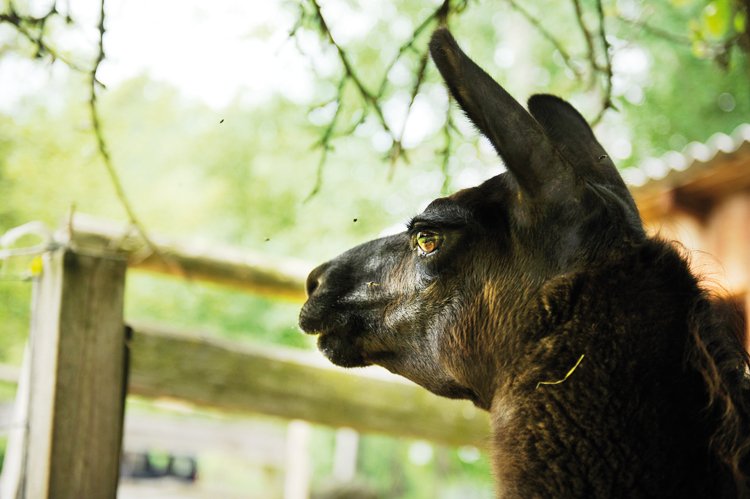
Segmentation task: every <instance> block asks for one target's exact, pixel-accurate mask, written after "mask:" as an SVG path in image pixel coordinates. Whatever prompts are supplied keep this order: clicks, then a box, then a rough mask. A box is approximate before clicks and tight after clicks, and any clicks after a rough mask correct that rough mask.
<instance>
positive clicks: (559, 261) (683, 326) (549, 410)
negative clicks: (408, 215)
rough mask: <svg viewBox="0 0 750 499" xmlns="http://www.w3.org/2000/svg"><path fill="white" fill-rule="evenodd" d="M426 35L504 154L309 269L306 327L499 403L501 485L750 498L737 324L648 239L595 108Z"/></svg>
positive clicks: (495, 450) (442, 33)
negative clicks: (497, 168)
mask: <svg viewBox="0 0 750 499" xmlns="http://www.w3.org/2000/svg"><path fill="white" fill-rule="evenodd" d="M430 52H431V55H432V58H433V60H434V62H435V64H436V65H437V67H438V69H439V71H440V73H441V74H442V76H443V79H444V80H445V82H446V84H447V86H448V88H449V91H450V93H451V94H452V95H453V97H454V98H455V100H456V101H457V102H458V104H459V105H460V106H461V108H462V109H463V110H464V112H465V113H466V115H467V116H468V117H469V118H470V120H471V121H472V122H473V123H474V125H476V127H477V128H478V129H479V131H480V132H481V133H482V134H484V136H486V137H487V138H488V139H489V140H490V142H491V143H492V145H493V146H494V148H495V150H496V151H497V153H498V154H499V156H500V157H501V158H502V160H503V162H504V163H505V165H506V167H507V171H506V172H505V173H502V174H500V175H497V176H495V177H493V178H491V179H489V180H487V181H486V182H484V183H482V184H481V185H479V186H477V187H473V188H469V189H464V190H461V191H459V192H456V193H455V194H453V195H451V196H448V197H445V198H439V199H436V200H435V201H433V202H432V203H431V204H430V205H429V206H428V207H427V208H426V209H425V210H424V212H423V213H421V214H419V215H417V216H415V217H414V218H413V219H412V220H411V221H410V222H409V223H408V224H407V230H406V231H405V232H402V233H400V234H397V235H393V236H388V237H384V238H380V239H376V240H374V241H371V242H368V243H365V244H362V245H360V246H357V247H355V248H353V249H350V250H349V251H346V252H345V253H343V254H342V255H340V256H338V257H336V258H335V259H333V260H331V261H329V262H327V263H324V264H323V265H321V266H319V267H317V268H316V269H315V270H313V271H312V272H311V273H310V275H309V277H308V280H307V293H308V301H307V302H306V303H305V305H304V306H303V308H302V310H301V312H300V327H301V329H302V330H303V331H305V332H307V333H310V334H317V335H318V340H317V341H318V347H319V349H320V350H321V351H322V352H323V354H324V355H325V356H326V357H328V359H329V360H330V361H332V362H333V363H334V364H338V365H340V366H345V367H354V366H366V365H370V364H379V365H381V366H384V367H385V368H387V369H389V370H390V371H392V372H394V373H397V374H400V375H402V376H405V377H406V378H409V379H411V380H412V381H414V382H416V383H418V384H419V385H421V386H423V387H425V388H426V389H428V390H430V391H432V392H434V393H436V394H438V395H442V396H445V397H451V398H465V399H470V400H471V401H473V402H474V404H475V405H476V406H478V407H480V408H482V409H485V410H487V411H489V412H490V421H491V447H492V462H493V463H492V464H493V470H494V474H495V478H496V480H497V493H498V497H503V498H510V497H519V498H529V497H601V498H610V497H627V498H637V497H660V498H662V497H706V498H720V497H748V496H749V495H750V493H749V492H748V489H750V484H749V481H750V478H749V477H750V452H749V451H748V449H749V448H750V378H749V376H748V372H750V371H748V366H749V365H750V363H749V362H748V358H747V354H746V352H745V351H744V349H743V346H742V334H741V333H740V331H741V330H742V329H741V327H740V326H741V324H733V322H732V320H731V318H730V317H731V314H729V313H726V310H725V309H726V308H727V307H724V306H723V305H722V302H720V301H717V300H713V299H712V298H711V297H710V296H709V295H708V294H707V293H706V292H705V291H704V290H703V289H702V288H701V287H700V284H699V282H698V279H697V278H696V277H695V276H694V275H693V274H691V272H690V270H689V269H688V263H687V261H686V258H685V257H684V256H682V255H681V252H680V251H679V250H678V249H676V248H675V247H674V245H672V244H670V243H667V242H664V241H661V240H659V239H656V238H650V237H648V236H647V235H646V234H645V232H644V229H643V225H642V222H641V219H640V216H639V214H638V210H637V208H636V205H635V202H634V201H633V198H632V197H631V195H630V193H629V192H628V189H627V187H626V186H625V184H624V182H623V181H622V178H621V177H620V175H619V173H618V171H617V169H616V168H615V166H614V164H613V162H612V161H611V159H610V157H609V156H608V155H607V153H606V152H605V151H604V149H603V148H602V146H601V145H600V144H599V143H598V142H597V140H596V138H595V137H594V134H593V132H592V130H591V128H590V127H589V126H588V124H587V123H586V121H585V119H584V118H583V117H582V116H581V115H580V114H579V113H578V112H577V111H576V110H575V109H574V108H573V107H572V106H570V105H569V104H568V103H567V102H565V101H563V100H562V99H559V98H557V97H554V96H551V95H535V96H533V97H531V98H530V100H529V102H528V109H529V111H528V112H527V111H526V110H525V109H524V108H523V106H521V105H520V104H519V103H518V102H516V101H515V100H514V99H513V98H512V97H511V96H510V95H509V94H508V93H507V92H506V91H505V90H504V89H503V88H502V87H501V86H500V85H499V84H497V83H496V82H495V81H494V80H493V79H492V78H491V77H490V76H488V75H487V73H485V72H484V71H483V70H482V69H481V68H480V67H479V66H477V65H476V64H475V63H474V62H473V61H472V60H471V59H469V58H468V57H467V56H466V55H465V54H464V53H463V52H462V51H461V49H460V48H459V47H458V45H457V44H456V42H455V40H454V39H453V37H452V36H451V34H450V33H449V32H448V31H447V30H446V29H439V30H437V31H436V32H435V33H434V35H433V37H432V40H431V42H430Z"/></svg>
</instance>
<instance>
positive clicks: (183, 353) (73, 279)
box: [4, 217, 489, 498]
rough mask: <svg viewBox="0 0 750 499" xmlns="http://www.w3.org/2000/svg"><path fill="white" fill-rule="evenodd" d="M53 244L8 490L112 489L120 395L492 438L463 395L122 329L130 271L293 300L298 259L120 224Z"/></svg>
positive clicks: (446, 439)
mask: <svg viewBox="0 0 750 499" xmlns="http://www.w3.org/2000/svg"><path fill="white" fill-rule="evenodd" d="M58 240H59V241H60V244H59V245H57V247H56V248H54V249H51V250H50V251H49V252H47V253H45V254H44V255H43V271H42V273H41V276H40V277H39V279H38V280H37V282H36V283H35V289H34V298H33V302H34V303H33V313H32V316H33V317H32V327H31V338H30V354H29V362H30V364H29V366H30V367H29V369H28V372H29V373H30V376H29V377H28V378H29V380H28V384H27V386H20V385H19V393H27V394H29V398H28V400H27V412H28V418H27V419H28V430H27V431H26V432H24V434H23V435H22V436H21V437H20V438H21V439H22V440H23V444H22V445H20V446H19V445H15V444H14V445H11V446H10V447H13V449H9V454H8V457H7V458H6V465H8V464H7V463H8V462H10V464H9V466H10V467H11V468H13V469H16V468H17V469H19V470H20V471H19V475H18V476H19V477H22V476H26V479H25V480H15V481H14V485H13V487H11V486H10V485H8V483H9V482H10V481H9V480H7V479H5V480H4V482H5V483H4V487H5V488H4V492H5V493H6V494H7V497H27V498H52V497H55V498H58V497H63V498H67V497H92V498H93V497H96V498H114V497H115V496H116V490H117V481H118V473H119V464H118V463H119V457H120V451H121V442H122V427H123V413H124V398H125V394H126V393H131V394H138V395H142V396H145V397H154V398H156V397H170V398H174V399H181V400H184V401H186V402H190V403H193V404H197V405H202V406H208V407H212V408H217V409H220V410H223V411H238V412H247V413H262V414H268V415H273V416H278V417H282V418H289V419H304V420H307V421H310V422H313V423H320V424H324V425H330V426H336V427H350V428H353V429H356V430H359V431H364V432H381V433H387V434H393V435H402V436H408V437H415V438H421V439H426V440H430V441H434V442H438V443H444V444H450V445H475V446H480V447H481V446H483V443H484V442H485V439H486V438H487V435H488V432H489V424H488V418H487V415H486V413H484V412H482V411H478V410H476V409H475V408H474V407H473V405H472V404H471V403H470V402H468V401H453V400H448V399H443V398H439V397H437V396H435V395H432V394H430V393H429V392H427V391H426V390H424V389H422V388H420V387H418V386H416V385H414V384H412V383H409V382H407V381H405V380H402V379H401V378H397V377H395V376H392V375H389V374H388V375H386V374H385V373H383V372H380V371H376V372H374V373H368V369H365V370H359V371H345V370H343V369H340V368H336V367H334V366H331V365H330V364H328V363H327V362H326V361H325V360H324V359H322V358H321V357H320V355H318V354H316V353H314V352H304V351H298V350H292V349H283V348H273V349H269V348H250V347H239V346H238V345H237V344H233V343H230V342H225V341H218V340H215V339H212V340H209V339H205V338H201V337H200V336H196V335H195V334H186V333H185V332H181V333H180V334H175V333H174V332H165V331H163V330H159V329H157V328H153V327H147V326H145V325H132V327H126V325H125V321H124V318H123V296H124V286H125V276H126V271H127V269H128V268H132V269H142V270H148V271H152V272H160V273H167V274H173V275H179V276H182V277H185V278H187V279H191V280H202V281H209V282H214V283H217V284H222V285H227V286H231V287H234V288H237V289H242V290H246V291H250V292H256V293H262V294H264V295H270V296H275V297H280V298H283V299H287V300H296V301H301V300H302V299H303V298H304V291H303V289H304V286H303V283H304V277H305V275H306V271H307V267H306V266H304V265H303V264H299V263H297V262H291V263H290V262H279V261H276V262H271V261H268V259H266V258H261V257H258V256H253V255H250V254H247V253H244V252H238V251H236V250H226V249H223V250H222V249H216V250H214V251H204V250H200V249H197V248H194V247H189V246H185V245H179V244H174V243H170V242H168V241H164V240H161V239H159V238H155V239H154V240H153V242H154V243H155V244H156V252H153V251H149V250H147V247H146V244H145V243H144V241H141V240H139V239H138V237H137V236H134V235H133V234H132V233H131V232H129V231H128V230H127V229H126V228H123V227H119V228H118V227H114V226H112V225H108V224H102V223H100V222H95V221H93V220H91V219H87V218H84V217H77V218H76V219H74V220H73V221H72V223H71V224H70V225H69V226H68V227H66V229H65V230H64V231H62V232H61V233H60V234H59V235H58ZM151 250H153V248H151ZM128 366H129V369H128ZM23 384H24V383H21V385H23ZM22 398H23V397H20V399H22ZM20 448H23V449H25V452H17V451H15V450H14V449H20ZM14 460H15V462H14ZM11 481H12V480H11ZM8 491H11V492H10V493H9V492H8ZM22 494H25V496H24V495H22Z"/></svg>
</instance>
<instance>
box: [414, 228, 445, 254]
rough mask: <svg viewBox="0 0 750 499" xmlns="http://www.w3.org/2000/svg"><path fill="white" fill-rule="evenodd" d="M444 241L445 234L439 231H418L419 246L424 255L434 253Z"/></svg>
mask: <svg viewBox="0 0 750 499" xmlns="http://www.w3.org/2000/svg"><path fill="white" fill-rule="evenodd" d="M442 243H443V236H442V235H440V234H438V233H437V232H427V231H424V232H418V233H417V247H418V248H419V251H420V252H421V253H422V254H423V255H429V254H430V253H434V252H435V251H437V249H438V248H440V245H441V244H442Z"/></svg>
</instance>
